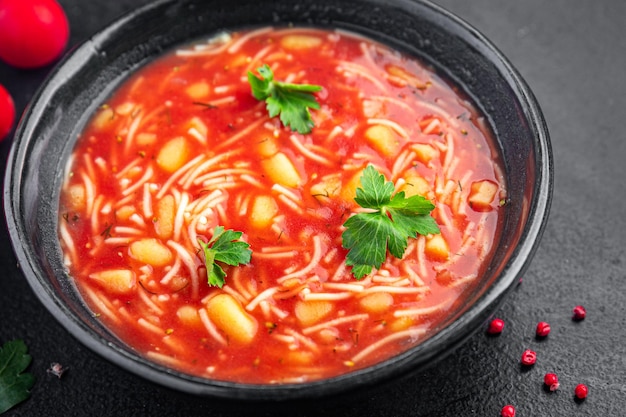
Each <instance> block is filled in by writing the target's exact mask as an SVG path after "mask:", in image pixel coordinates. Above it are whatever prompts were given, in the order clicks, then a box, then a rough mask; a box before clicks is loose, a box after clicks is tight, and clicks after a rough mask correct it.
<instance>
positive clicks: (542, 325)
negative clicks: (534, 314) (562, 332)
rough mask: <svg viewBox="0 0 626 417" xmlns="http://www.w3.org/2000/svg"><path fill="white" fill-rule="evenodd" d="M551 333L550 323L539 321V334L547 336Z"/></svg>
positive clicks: (539, 335)
mask: <svg viewBox="0 0 626 417" xmlns="http://www.w3.org/2000/svg"><path fill="white" fill-rule="evenodd" d="M549 333H550V323H546V322H545V321H540V322H539V323H537V336H538V337H546V336H547V335H548V334H549Z"/></svg>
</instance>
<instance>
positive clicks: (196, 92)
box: [185, 81, 211, 100]
mask: <svg viewBox="0 0 626 417" xmlns="http://www.w3.org/2000/svg"><path fill="white" fill-rule="evenodd" d="M210 92H211V88H210V87H209V84H208V83H207V82H206V81H198V82H197V83H194V84H191V85H190V86H188V87H187V88H185V93H187V95H188V96H189V97H190V98H191V99H193V100H201V99H203V98H206V97H207V96H208V95H209V93H210Z"/></svg>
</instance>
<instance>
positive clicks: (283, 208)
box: [59, 27, 505, 383]
mask: <svg viewBox="0 0 626 417" xmlns="http://www.w3.org/2000/svg"><path fill="white" fill-rule="evenodd" d="M263 64H267V65H269V66H270V67H271V68H272V70H273V72H274V75H275V78H276V79H277V80H280V81H287V82H292V83H306V84H314V85H319V86H322V87H323V88H322V90H321V91H320V92H317V93H315V96H316V98H317V101H318V102H319V103H320V109H319V110H312V111H311V115H312V118H313V121H314V123H315V126H314V127H313V129H312V131H311V133H308V134H300V133H296V132H294V131H292V130H291V129H290V128H288V127H284V126H283V125H282V124H281V122H280V120H279V119H278V118H270V117H269V116H268V113H267V111H266V109H265V103H263V102H261V101H258V100H256V99H255V98H254V97H253V96H252V94H251V90H250V85H249V84H248V82H247V79H246V75H247V73H248V71H252V72H253V73H255V74H258V73H257V72H256V71H257V68H258V67H260V66H261V65H263ZM482 126H483V120H482V117H481V116H480V114H479V113H478V112H477V111H476V110H475V109H474V108H473V107H472V106H471V104H470V103H469V102H467V101H466V100H465V99H464V98H463V97H461V96H459V94H458V93H457V92H456V91H455V89H454V88H452V87H450V86H449V85H448V84H447V83H446V82H444V81H442V79H440V78H439V77H438V76H437V75H435V74H434V73H433V72H432V71H431V70H430V69H428V68H427V67H425V66H424V65H422V64H421V63H419V62H418V61H416V60H414V59H410V58H407V57H406V56H403V55H401V54H399V53H398V52H395V51H393V50H390V49H388V48H387V47H385V46H382V45H380V44H377V43H374V42H372V41H370V40H367V39H363V38H361V37H357V36H353V35H350V34H347V33H344V32H340V31H324V30H317V29H308V28H306V29H305V28H289V29H274V28H269V27H268V28H263V29H256V30H253V31H247V32H246V31H244V32H240V33H231V34H224V35H221V36H218V37H216V38H214V39H212V40H211V41H209V42H205V43H199V44H194V45H188V46H186V47H184V48H181V49H179V50H178V51H176V52H173V53H170V54H168V55H166V56H163V57H161V58H159V59H157V60H156V61H154V62H153V63H151V64H150V65H148V66H146V67H145V68H142V69H140V70H138V71H137V72H136V73H135V74H134V75H133V76H132V77H130V78H129V79H128V80H127V81H126V82H125V83H124V84H123V85H122V86H121V87H120V88H119V89H118V90H117V91H116V92H115V93H114V94H113V95H112V96H111V97H110V98H109V99H108V100H107V101H106V103H104V104H103V105H102V106H101V107H99V109H98V110H97V111H96V112H95V114H94V115H93V118H92V119H91V121H90V122H89V123H88V125H87V126H86V127H85V129H84V131H83V133H82V135H81V137H80V138H79V141H78V143H77V145H76V148H75V151H74V153H73V156H72V159H71V161H70V164H69V166H68V174H67V178H66V181H65V183H64V186H63V190H62V196H61V210H60V219H59V224H60V226H59V236H60V240H61V244H62V247H63V251H64V260H65V263H66V265H67V267H68V270H69V275H70V277H71V279H73V280H74V282H75V283H76V285H77V288H78V290H79V291H80V293H81V294H82V295H83V297H84V299H85V301H86V303H87V304H88V305H89V307H90V308H91V310H92V311H93V312H94V314H95V315H97V317H98V318H99V319H101V320H102V321H103V322H104V323H105V324H106V326H108V327H109V328H110V329H111V331H112V332H113V333H115V334H116V335H117V336H119V338H120V339H122V340H123V341H124V342H126V343H127V344H128V345H130V346H132V348H133V349H135V350H136V351H137V352H138V353H139V354H140V355H143V356H146V357H147V358H149V359H152V360H154V361H157V362H159V363H162V364H164V365H166V366H168V367H172V368H175V369H178V370H181V371H183V372H186V373H190V374H194V375H199V376H205V377H210V378H216V379H221V380H230V381H238V382H247V383H298V382H305V381H311V380H316V379H320V378H326V377H332V376H336V375H339V374H343V373H346V372H350V371H353V370H355V369H359V368H362V367H365V366H367V365H371V364H373V363H377V362H379V361H381V360H384V359H386V358H388V357H390V356H391V355H394V354H396V353H398V352H399V351H404V350H406V349H408V348H410V347H411V346H414V345H415V344H416V343H419V342H420V341H421V340H423V339H424V338H426V337H428V336H429V334H430V333H431V332H432V331H433V330H434V329H436V328H437V326H438V325H439V324H440V323H441V322H442V321H443V320H445V319H446V317H447V316H448V315H449V314H450V312H452V311H456V309H458V307H459V306H461V305H463V303H464V302H465V301H466V299H467V297H468V294H470V293H472V292H473V291H475V289H476V286H477V285H479V283H480V276H481V271H482V269H483V268H484V265H485V263H486V262H487V261H488V260H489V257H490V253H491V251H492V248H493V246H494V243H495V242H496V238H497V234H498V223H499V220H498V219H499V217H498V216H499V213H500V210H502V209H501V207H500V206H501V201H504V199H505V184H504V182H503V178H502V174H501V171H500V169H499V167H498V165H497V152H495V151H494V148H493V146H492V143H491V141H492V139H491V138H490V134H489V132H488V131H487V130H486V129H484V128H483V127H482ZM370 164H372V165H374V166H375V167H376V169H377V170H379V171H380V172H381V173H382V174H384V175H385V177H386V178H387V179H388V180H390V181H392V182H393V183H394V185H395V187H396V191H404V192H405V193H406V195H407V196H411V195H422V196H424V197H425V198H427V199H429V200H432V202H433V203H434V204H435V209H434V211H433V212H432V216H433V217H434V219H435V220H436V222H437V224H438V225H439V227H440V229H441V234H437V235H429V236H419V237H418V238H416V239H410V240H409V244H408V248H407V250H406V253H405V255H404V257H403V259H396V258H393V257H391V256H390V257H388V259H387V260H386V262H384V263H383V265H382V266H381V267H380V268H379V269H374V271H373V273H372V274H370V275H367V276H366V277H364V278H363V279H361V280H356V279H355V278H354V276H353V275H352V274H351V268H350V267H348V266H346V253H347V251H346V250H345V249H344V248H343V247H342V240H341V235H342V232H343V231H344V227H343V223H344V222H345V221H346V219H347V218H348V217H349V216H350V215H352V214H354V213H356V212H358V211H359V210H361V209H360V208H359V207H358V205H357V204H356V203H355V201H354V197H355V190H356V188H357V187H359V186H360V182H359V180H360V177H361V175H362V171H363V169H364V168H365V167H366V166H367V165H370ZM216 226H223V227H224V228H226V229H232V230H235V231H241V232H243V236H242V238H241V239H242V240H243V241H245V242H248V243H249V244H250V249H251V250H252V258H251V262H250V263H249V264H247V265H241V266H236V267H235V266H228V265H222V266H223V267H224V270H225V272H226V274H227V277H226V279H225V285H224V286H223V287H222V288H218V287H214V286H209V285H208V283H207V275H206V266H205V258H204V254H203V253H202V250H201V247H200V245H199V242H198V239H200V240H202V241H205V242H206V241H209V240H210V239H211V237H212V233H213V230H214V229H215V227H216Z"/></svg>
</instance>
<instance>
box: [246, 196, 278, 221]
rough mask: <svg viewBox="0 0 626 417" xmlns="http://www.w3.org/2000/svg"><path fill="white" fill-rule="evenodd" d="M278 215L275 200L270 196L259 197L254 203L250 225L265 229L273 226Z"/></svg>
mask: <svg viewBox="0 0 626 417" xmlns="http://www.w3.org/2000/svg"><path fill="white" fill-rule="evenodd" d="M276 214H278V205H277V204H276V201H274V198H272V196H269V195H259V196H257V197H255V199H254V202H253V203H252V210H251V211H250V217H249V219H250V224H251V225H252V226H253V227H256V228H257V229H263V228H265V227H268V226H269V225H271V224H272V221H273V220H274V217H275V216H276Z"/></svg>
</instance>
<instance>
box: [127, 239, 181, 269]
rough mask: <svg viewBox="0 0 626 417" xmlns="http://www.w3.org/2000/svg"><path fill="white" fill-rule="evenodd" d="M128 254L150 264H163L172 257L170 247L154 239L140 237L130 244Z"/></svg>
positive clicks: (170, 260)
mask: <svg viewBox="0 0 626 417" xmlns="http://www.w3.org/2000/svg"><path fill="white" fill-rule="evenodd" d="M129 251H130V255H131V256H132V257H133V258H135V259H137V260H138V261H139V262H143V263H145V264H148V265H152V266H165V265H167V264H169V263H171V262H172V259H173V258H174V257H173V255H172V252H171V251H170V249H169V248H168V247H167V246H165V245H164V244H162V243H161V242H159V241H158V240H156V239H151V238H148V239H141V240H137V241H135V242H133V243H131V244H130V248H129Z"/></svg>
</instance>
